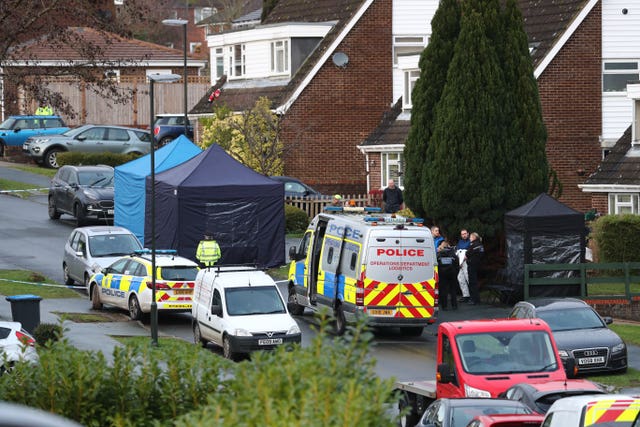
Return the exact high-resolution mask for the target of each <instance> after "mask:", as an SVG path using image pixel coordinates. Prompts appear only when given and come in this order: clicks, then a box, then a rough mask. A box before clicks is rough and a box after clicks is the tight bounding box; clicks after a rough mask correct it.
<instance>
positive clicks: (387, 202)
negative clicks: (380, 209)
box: [382, 179, 404, 213]
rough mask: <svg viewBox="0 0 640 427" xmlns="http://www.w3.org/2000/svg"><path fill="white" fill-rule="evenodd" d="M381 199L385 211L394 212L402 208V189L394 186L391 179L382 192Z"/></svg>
mask: <svg viewBox="0 0 640 427" xmlns="http://www.w3.org/2000/svg"><path fill="white" fill-rule="evenodd" d="M382 201H383V202H384V211H385V212H386V213H396V212H398V211H399V210H400V209H402V204H403V203H404V199H403V198H402V190H401V189H399V188H398V187H396V183H395V182H394V181H393V180H392V179H390V180H389V182H388V186H387V188H385V189H384V191H383V192H382Z"/></svg>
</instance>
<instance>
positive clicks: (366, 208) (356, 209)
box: [324, 206, 382, 213]
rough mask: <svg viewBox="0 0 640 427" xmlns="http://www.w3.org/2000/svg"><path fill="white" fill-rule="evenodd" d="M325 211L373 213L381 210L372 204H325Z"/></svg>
mask: <svg viewBox="0 0 640 427" xmlns="http://www.w3.org/2000/svg"><path fill="white" fill-rule="evenodd" d="M324 210H325V212H334V213H365V212H366V213H373V212H382V209H380V208H378V207H374V206H364V207H362V206H345V207H342V206H325V208H324Z"/></svg>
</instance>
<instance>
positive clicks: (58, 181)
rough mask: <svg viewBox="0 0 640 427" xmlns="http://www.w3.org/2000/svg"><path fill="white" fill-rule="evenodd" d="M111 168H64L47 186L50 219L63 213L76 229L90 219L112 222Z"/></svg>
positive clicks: (56, 217)
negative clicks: (72, 220)
mask: <svg viewBox="0 0 640 427" xmlns="http://www.w3.org/2000/svg"><path fill="white" fill-rule="evenodd" d="M113 172H114V171H113V168H112V167H111V166H102V165H101V166H63V167H61V168H60V169H59V170H58V172H57V173H56V175H55V176H54V177H53V179H52V180H51V185H50V186H49V218H51V219H58V218H60V215H61V214H63V213H65V214H69V215H72V216H74V217H75V218H76V223H77V224H78V227H80V226H83V225H85V224H86V223H87V220H88V218H89V217H93V218H96V219H103V220H105V221H108V220H112V219H113V205H114V204H113Z"/></svg>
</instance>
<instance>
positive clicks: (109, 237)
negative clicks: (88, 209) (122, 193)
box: [62, 225, 142, 290]
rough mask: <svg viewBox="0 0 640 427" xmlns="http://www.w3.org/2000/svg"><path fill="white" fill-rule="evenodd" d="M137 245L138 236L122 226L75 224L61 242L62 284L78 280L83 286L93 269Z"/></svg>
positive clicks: (130, 251) (105, 264) (136, 248)
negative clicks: (83, 225)
mask: <svg viewBox="0 0 640 427" xmlns="http://www.w3.org/2000/svg"><path fill="white" fill-rule="evenodd" d="M138 249H142V245H141V244H140V242H139V241H138V238H137V237H136V236H135V235H134V234H133V233H132V232H131V231H129V230H127V229H126V228H124V227H116V226H107V225H100V226H93V227H79V228H76V229H75V230H73V231H72V232H71V235H70V236H69V239H67V243H66V244H65V245H64V255H63V258H62V271H63V274H64V281H65V284H66V285H67V286H71V285H73V284H74V283H75V282H77V283H82V284H84V285H85V287H86V286H88V285H89V278H90V277H91V276H92V275H93V274H94V273H96V272H98V271H100V270H101V269H102V268H105V267H108V266H109V265H111V264H112V263H113V262H114V261H116V260H117V259H118V258H121V257H122V256H123V255H129V254H132V253H133V252H134V251H136V250H138ZM87 290H88V288H87Z"/></svg>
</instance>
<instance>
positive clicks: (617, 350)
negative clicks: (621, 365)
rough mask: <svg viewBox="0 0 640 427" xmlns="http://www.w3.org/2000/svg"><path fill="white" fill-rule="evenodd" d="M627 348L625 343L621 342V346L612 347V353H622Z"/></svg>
mask: <svg viewBox="0 0 640 427" xmlns="http://www.w3.org/2000/svg"><path fill="white" fill-rule="evenodd" d="M626 347H627V346H626V345H625V344H624V343H623V342H621V343H620V344H618V345H614V346H613V347H611V353H620V352H621V351H624V349H625V348H626Z"/></svg>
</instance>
